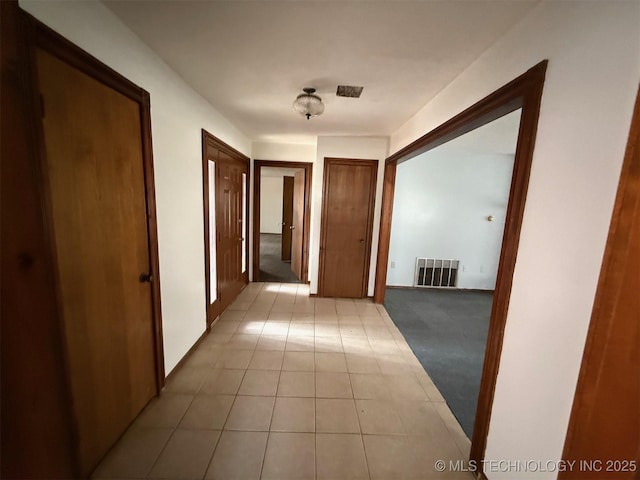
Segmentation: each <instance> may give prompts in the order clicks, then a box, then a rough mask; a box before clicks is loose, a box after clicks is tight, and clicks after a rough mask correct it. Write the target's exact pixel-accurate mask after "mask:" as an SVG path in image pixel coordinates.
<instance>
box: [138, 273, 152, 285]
mask: <svg viewBox="0 0 640 480" xmlns="http://www.w3.org/2000/svg"><path fill="white" fill-rule="evenodd" d="M138 280H139V281H140V283H144V282H151V280H153V277H152V276H151V274H150V273H141V274H140V276H139V277H138Z"/></svg>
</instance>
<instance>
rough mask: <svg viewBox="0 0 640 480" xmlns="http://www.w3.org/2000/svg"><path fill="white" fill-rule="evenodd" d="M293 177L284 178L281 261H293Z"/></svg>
mask: <svg viewBox="0 0 640 480" xmlns="http://www.w3.org/2000/svg"><path fill="white" fill-rule="evenodd" d="M292 226H293V177H282V246H281V250H282V252H281V255H280V259H281V260H282V261H284V262H288V261H290V260H291V235H292V233H293V229H292V228H291V227H292Z"/></svg>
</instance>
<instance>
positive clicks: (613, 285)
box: [559, 91, 640, 480]
mask: <svg viewBox="0 0 640 480" xmlns="http://www.w3.org/2000/svg"><path fill="white" fill-rule="evenodd" d="M639 270H640V91H639V92H638V98H637V99H636V106H635V112H634V116H633V121H632V126H631V134H630V135H629V143H628V145H627V153H626V156H625V161H624V164H623V166H622V173H621V175H620V183H619V186H618V195H617V198H616V204H615V207H614V211H613V216H612V220H611V227H610V230H609V238H608V241H607V247H606V250H605V255H604V259H603V264H602V271H601V273H600V280H599V283H598V290H597V293H596V298H595V302H594V307H593V313H592V317H591V324H590V326H589V333H588V336H587V343H586V345H585V351H584V356H583V359H582V367H581V370H580V377H579V379H578V386H577V389H576V395H575V399H574V404H573V410H572V412H571V420H570V422H569V429H568V431H567V439H566V442H565V447H564V455H563V458H564V459H565V460H569V461H574V460H575V461H577V463H576V467H575V468H573V469H571V470H568V471H566V472H564V473H561V474H560V475H559V478H561V479H580V480H582V479H618V478H619V479H632V478H633V479H636V478H639V477H638V475H639V474H638V471H639V470H640V296H639V295H638V292H640V273H639ZM581 461H583V462H586V463H580V462H581ZM598 462H599V463H598Z"/></svg>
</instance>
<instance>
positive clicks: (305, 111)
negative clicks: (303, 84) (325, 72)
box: [293, 88, 324, 119]
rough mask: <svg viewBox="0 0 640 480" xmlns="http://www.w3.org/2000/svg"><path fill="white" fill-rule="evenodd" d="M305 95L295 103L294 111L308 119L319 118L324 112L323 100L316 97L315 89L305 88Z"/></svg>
mask: <svg viewBox="0 0 640 480" xmlns="http://www.w3.org/2000/svg"><path fill="white" fill-rule="evenodd" d="M304 90H305V93H301V94H300V95H298V97H297V98H296V99H295V101H294V102H293V109H294V110H295V111H296V112H298V113H299V114H300V115H303V116H305V117H307V119H309V118H311V117H317V116H318V115H320V114H322V112H324V103H322V99H321V98H320V97H319V96H318V95H315V94H314V93H313V92H314V91H315V90H314V89H311V88H305V89H304Z"/></svg>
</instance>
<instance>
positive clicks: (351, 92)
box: [336, 85, 364, 98]
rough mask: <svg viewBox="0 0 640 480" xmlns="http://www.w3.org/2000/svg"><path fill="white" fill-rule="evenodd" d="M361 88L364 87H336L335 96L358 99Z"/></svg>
mask: <svg viewBox="0 0 640 480" xmlns="http://www.w3.org/2000/svg"><path fill="white" fill-rule="evenodd" d="M363 88H364V87H354V86H352V85H338V90H336V96H338V97H350V98H360V95H361V94H362V89H363Z"/></svg>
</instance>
